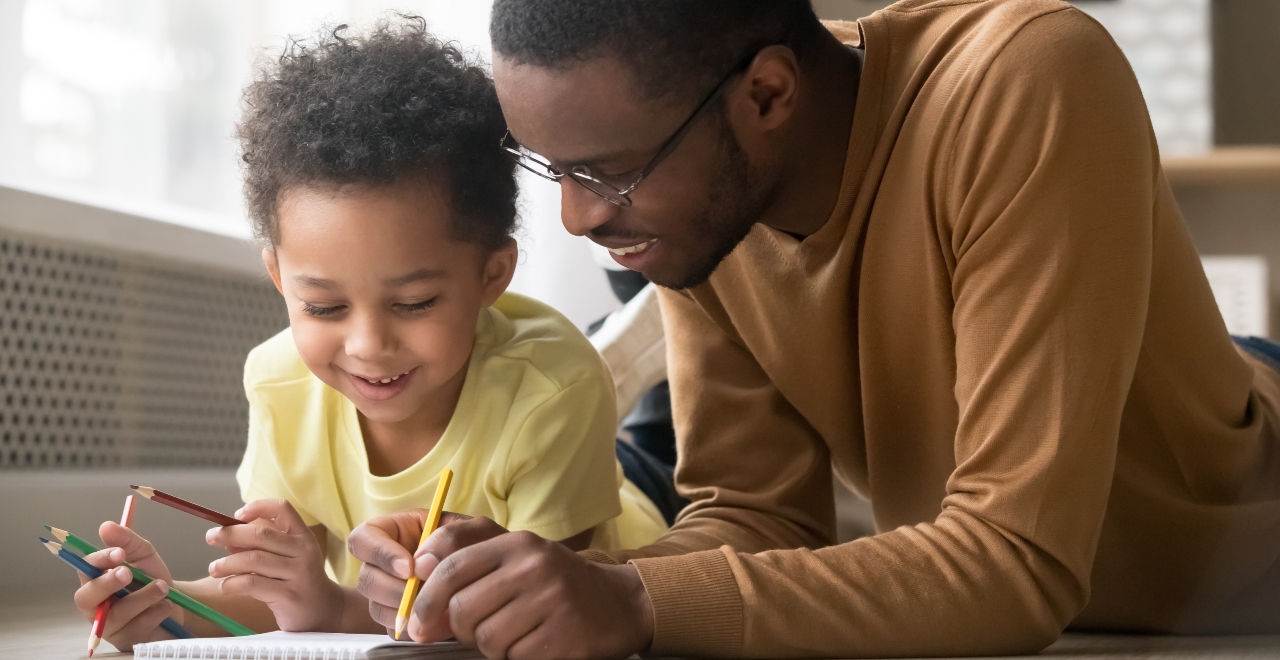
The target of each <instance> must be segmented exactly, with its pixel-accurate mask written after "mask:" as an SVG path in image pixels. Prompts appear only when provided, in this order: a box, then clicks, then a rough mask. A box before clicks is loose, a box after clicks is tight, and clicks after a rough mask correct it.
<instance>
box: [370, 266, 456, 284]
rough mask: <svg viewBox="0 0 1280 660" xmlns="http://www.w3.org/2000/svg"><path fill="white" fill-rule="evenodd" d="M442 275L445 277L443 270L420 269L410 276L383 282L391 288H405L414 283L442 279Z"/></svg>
mask: <svg viewBox="0 0 1280 660" xmlns="http://www.w3.org/2000/svg"><path fill="white" fill-rule="evenodd" d="M441 275H444V271H442V270H431V269H429V268H420V269H418V270H415V271H413V272H412V273H409V274H408V275H401V276H400V277H393V278H391V279H389V280H383V283H384V284H388V285H390V286H404V285H406V284H412V283H414V282H421V281H423V280H429V279H433V278H436V277H440V276H441Z"/></svg>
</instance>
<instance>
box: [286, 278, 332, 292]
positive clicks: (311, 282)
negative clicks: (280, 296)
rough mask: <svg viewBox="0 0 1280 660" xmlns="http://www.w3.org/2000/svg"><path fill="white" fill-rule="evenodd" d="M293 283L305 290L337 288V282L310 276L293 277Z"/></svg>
mask: <svg viewBox="0 0 1280 660" xmlns="http://www.w3.org/2000/svg"><path fill="white" fill-rule="evenodd" d="M293 281H294V282H297V283H298V284H299V285H301V286H303V287H304V288H307V289H334V288H337V286H338V285H337V282H334V281H333V280H326V279H325V278H323V277H313V276H311V275H294V276H293Z"/></svg>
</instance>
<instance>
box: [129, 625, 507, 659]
mask: <svg viewBox="0 0 1280 660" xmlns="http://www.w3.org/2000/svg"><path fill="white" fill-rule="evenodd" d="M133 657H134V658H135V659H137V660H145V659H148V658H155V659H163V660H186V659H191V660H195V659H198V658H217V659H218V660H255V659H261V658H271V659H272V660H413V659H416V658H422V659H424V660H471V659H473V658H483V657H484V656H483V655H481V653H480V652H479V651H477V650H476V649H473V648H468V647H465V646H462V645H461V644H458V643H456V642H438V643H435V644H414V643H412V642H395V641H392V640H391V639H390V638H388V637H387V636H386V635H344V634H340V633H287V632H271V633H265V634H262V635H251V636H249V637H220V638H214V639H169V640H165V641H163V642H149V643H146V644H138V645H136V646H134V647H133Z"/></svg>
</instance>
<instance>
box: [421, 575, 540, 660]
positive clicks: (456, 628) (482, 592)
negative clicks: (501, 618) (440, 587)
mask: <svg viewBox="0 0 1280 660" xmlns="http://www.w3.org/2000/svg"><path fill="white" fill-rule="evenodd" d="M520 586H521V583H520V581H518V579H517V576H512V574H511V572H509V570H504V569H498V570H495V572H493V573H489V574H486V576H484V577H483V578H480V579H477V581H475V582H472V583H470V585H467V586H466V587H463V588H462V590H460V591H458V592H457V593H454V595H453V597H451V599H449V602H448V609H447V610H445V614H447V617H445V620H447V623H448V625H447V628H448V629H449V631H452V632H453V634H454V636H456V637H457V638H458V641H460V642H462V643H466V645H472V646H477V647H479V642H477V638H476V634H477V633H476V631H477V628H480V627H481V623H483V622H486V620H489V619H493V618H494V617H497V615H498V611H500V610H502V609H503V608H504V606H506V605H508V604H511V601H513V600H516V596H517V593H518V592H520ZM507 618H509V614H508V615H507ZM415 623H420V622H417V619H416V618H415V619H411V620H410V627H413V624H415ZM426 624H428V625H430V624H431V622H430V620H429V622H426ZM493 633H494V631H489V632H488V634H489V636H490V637H493ZM416 638H417V637H416V636H415V640H416ZM433 641H434V640H433ZM480 648H481V650H483V651H485V655H486V656H489V657H500V656H502V654H500V652H498V654H490V652H489V650H488V648H484V647H480ZM504 648H506V646H502V647H500V648H498V651H500V650H504Z"/></svg>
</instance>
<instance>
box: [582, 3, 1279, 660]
mask: <svg viewBox="0 0 1280 660" xmlns="http://www.w3.org/2000/svg"><path fill="white" fill-rule="evenodd" d="M830 28H831V29H832V31H833V32H835V33H836V34H837V36H839V37H840V38H841V39H842V40H845V41H847V42H849V43H855V44H860V45H862V46H863V47H864V48H865V66H864V69H863V74H862V81H861V83H860V88H859V95H858V101H857V108H856V110H855V113H854V117H853V127H852V134H851V136H850V139H849V145H848V156H847V161H846V164H845V171H844V179H843V184H842V189H841V191H840V196H839V201H838V202H837V205H836V209H835V212H834V213H833V214H832V216H831V218H830V219H829V220H828V221H827V223H826V224H825V225H824V226H823V227H822V228H821V229H819V230H818V231H817V232H816V233H815V234H813V235H811V236H809V237H807V238H805V239H804V240H797V239H796V238H794V237H791V236H789V235H787V234H784V233H781V232H778V231H774V230H772V229H770V228H768V227H765V226H762V225H761V226H757V227H756V228H755V230H754V231H753V232H752V233H751V235H750V236H749V237H748V239H747V240H746V242H745V243H743V244H742V245H741V246H740V247H739V248H738V249H737V251H736V252H734V253H733V255H731V256H730V257H729V259H728V260H727V261H725V263H724V264H723V266H722V267H721V268H720V269H719V270H718V271H717V272H716V273H715V275H714V276H713V277H712V278H711V280H710V282H709V283H708V284H707V285H704V286H701V287H698V288H696V289H694V290H690V291H687V292H684V293H672V292H665V293H664V296H663V300H662V302H663V313H664V315H665V319H666V320H665V322H666V331H667V336H668V341H669V345H670V363H671V387H672V392H673V399H674V403H675V416H676V426H677V434H678V437H679V442H680V464H679V468H678V471H677V478H678V482H679V484H680V486H681V488H682V490H683V492H684V493H685V494H686V495H687V496H689V497H690V498H691V499H693V500H694V503H693V505H692V506H691V507H690V508H689V509H688V510H687V511H685V512H684V514H683V516H682V517H681V519H680V520H679V522H678V523H677V524H676V525H675V526H674V527H673V528H672V529H671V531H670V532H669V533H668V534H667V535H666V536H664V537H663V538H662V539H660V540H659V541H658V542H657V544H655V545H653V546H649V547H647V548H643V549H641V550H638V551H632V552H624V553H615V554H614V555H612V560H614V561H626V560H632V561H634V563H635V565H636V566H637V567H638V570H639V572H640V575H641V577H642V579H643V580H644V583H645V587H646V589H647V590H648V593H649V596H650V597H651V599H652V602H653V606H654V611H655V614H656V634H655V639H654V647H653V651H654V652H657V653H671V654H698V655H710V656H754V657H783V656H802V657H813V656H845V657H849V656H882V655H887V656H895V655H899V656H900V655H938V654H942V655H950V654H988V653H1013V652H1031V651H1036V650H1038V649H1040V648H1042V647H1044V646H1046V645H1047V644H1049V643H1050V642H1052V641H1053V640H1054V639H1055V638H1056V637H1057V636H1058V635H1059V633H1060V632H1061V631H1062V630H1063V628H1065V627H1067V626H1068V625H1072V626H1076V627H1080V628H1091V629H1107V630H1141V631H1167V632H1182V633H1186V632H1236V631H1262V630H1269V631H1277V630H1280V563H1277V556H1278V555H1280V454H1278V453H1277V450H1278V449H1280V431H1278V430H1277V428H1278V426H1277V424H1278V420H1277V417H1278V415H1277V411H1278V410H1280V377H1278V376H1277V375H1276V373H1274V372H1272V371H1270V370H1269V369H1268V368H1267V367H1266V366H1264V365H1262V364H1260V363H1258V362H1256V361H1254V360H1253V359H1251V358H1248V357H1245V356H1244V355H1242V354H1241V353H1240V352H1238V351H1237V350H1236V348H1235V347H1234V346H1233V345H1232V343H1231V340H1230V339H1229V337H1228V335H1227V331H1226V329H1225V327H1224V325H1223V322H1222V320H1221V318H1220V316H1219V314H1218V312H1217V308H1216V306H1215V304H1214V300H1213V297H1212V294H1211V292H1210V290H1209V286H1208V284H1207V282H1206V280H1205V276H1204V274H1203V272H1202V270H1201V267H1200V262H1199V259H1198V256H1197V254H1196V251H1195V249H1194V247H1193V246H1192V244H1191V241H1190V240H1189V238H1188V235H1187V232H1186V230H1185V228H1184V226H1183V222H1182V220H1181V217H1180V215H1179V212H1178V208H1177V206H1176V204H1175V202H1174V198H1173V195H1172V194H1171V192H1170V189H1169V185H1168V183H1167V182H1166V181H1165V178H1164V175H1163V174H1162V172H1161V169H1160V162H1159V157H1158V154H1157V151H1156V143H1155V139H1154V136H1153V135H1152V132H1151V128H1150V122H1149V120H1148V117H1147V112H1146V109H1145V106H1144V104H1143V100H1142V96H1141V93H1140V92H1139V89H1138V85H1137V83H1136V81H1135V79H1134V76H1133V74H1132V72H1131V71H1130V68H1129V66H1128V64H1127V63H1126V61H1125V59H1124V57H1123V55H1122V54H1121V53H1120V51H1119V49H1117V47H1116V46H1115V44H1114V43H1113V42H1112V40H1111V39H1110V37H1109V36H1108V35H1107V34H1106V32H1105V31H1104V30H1103V29H1102V28H1101V27H1100V26H1098V25H1097V24H1096V23H1095V22H1094V21H1092V20H1091V19H1090V18H1088V17H1087V16H1085V15H1084V14H1082V13H1081V12H1079V11H1077V10H1075V9H1073V8H1072V7H1071V6H1070V5H1068V4H1066V3H1064V2H1059V1H1057V0H999V1H996V0H992V1H980V0H970V1H964V0H934V1H920V0H914V1H912V0H908V1H906V2H900V3H898V4H896V5H894V6H892V7H890V8H888V9H886V10H884V11H881V12H877V13H876V14H874V15H872V16H870V17H868V18H865V19H862V20H861V21H859V22H858V23H856V24H854V23H845V24H835V25H831V26H830ZM833 466H834V469H835V472H836V473H837V475H838V476H839V477H840V478H841V479H842V480H843V481H844V482H846V483H847V484H849V485H851V486H853V487H854V488H855V489H857V490H858V491H859V492H860V493H862V494H863V495H865V496H866V497H868V498H870V500H871V502H872V505H873V506H874V511H875V518H876V523H877V526H878V528H879V530H880V533H879V534H878V535H877V536H874V537H871V538H866V539H861V540H858V541H855V542H852V543H847V544H844V545H838V546H832V544H833V542H834V530H833V527H834V524H833V505H832V491H831V471H832V467H833ZM598 558H599V559H601V560H606V558H604V557H603V556H600V557H598Z"/></svg>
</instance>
